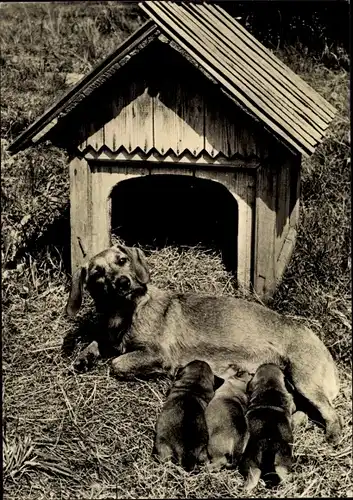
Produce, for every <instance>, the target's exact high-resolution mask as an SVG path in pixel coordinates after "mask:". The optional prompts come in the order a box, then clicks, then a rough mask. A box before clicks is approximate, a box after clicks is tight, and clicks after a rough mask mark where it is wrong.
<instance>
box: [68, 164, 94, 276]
mask: <svg viewBox="0 0 353 500" xmlns="http://www.w3.org/2000/svg"><path fill="white" fill-rule="evenodd" d="M69 171H70V231H71V272H72V273H74V272H75V271H76V269H77V268H78V267H79V266H81V265H82V264H84V262H86V260H87V259H88V258H89V257H90V248H91V225H90V220H91V219H90V210H91V199H90V198H91V192H90V175H91V173H90V168H89V166H88V164H87V161H86V160H84V159H79V158H74V159H73V160H72V161H71V163H70V166H69Z"/></svg>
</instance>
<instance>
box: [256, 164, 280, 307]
mask: <svg viewBox="0 0 353 500" xmlns="http://www.w3.org/2000/svg"><path fill="white" fill-rule="evenodd" d="M275 230H276V174H275V172H273V170H272V169H271V168H270V167H269V166H267V167H260V168H259V169H258V171H257V180H256V206H255V243H254V279H253V282H254V288H255V291H256V292H257V294H258V295H259V296H260V297H263V298H266V297H267V296H268V295H270V294H271V293H272V292H273V291H274V287H275V283H276V260H277V259H276V255H275Z"/></svg>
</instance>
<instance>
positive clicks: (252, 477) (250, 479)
mask: <svg viewBox="0 0 353 500" xmlns="http://www.w3.org/2000/svg"><path fill="white" fill-rule="evenodd" d="M260 477H261V470H260V469H259V467H258V466H257V465H256V463H255V462H251V463H250V464H249V467H248V472H247V476H246V481H245V483H244V490H245V491H247V492H248V493H250V491H252V490H253V489H254V488H256V486H257V485H258V483H259V481H260Z"/></svg>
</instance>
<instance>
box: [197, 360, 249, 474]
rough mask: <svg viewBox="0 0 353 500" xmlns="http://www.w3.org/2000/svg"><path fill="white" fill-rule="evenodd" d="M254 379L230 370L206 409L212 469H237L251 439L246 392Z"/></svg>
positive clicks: (210, 465) (241, 372)
mask: <svg viewBox="0 0 353 500" xmlns="http://www.w3.org/2000/svg"><path fill="white" fill-rule="evenodd" d="M251 377H252V376H251V375H250V373H248V372H244V371H235V370H234V369H233V368H230V369H229V371H228V372H227V373H226V380H225V382H224V383H223V385H221V387H220V388H219V389H217V390H216V392H215V395H214V397H213V399H212V400H211V402H210V404H209V405H208V406H207V408H206V422H207V428H208V434H209V440H208V448H207V452H208V457H209V460H210V463H209V468H210V469H212V470H217V469H220V468H221V467H223V466H227V467H235V466H236V465H237V463H238V462H239V459H240V457H241V456H242V454H243V452H244V448H245V445H246V443H247V439H248V429H247V423H246V420H245V411H246V408H247V404H248V396H247V393H246V388H247V385H248V382H249V381H250V379H251Z"/></svg>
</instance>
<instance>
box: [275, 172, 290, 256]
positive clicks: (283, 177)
mask: <svg viewBox="0 0 353 500" xmlns="http://www.w3.org/2000/svg"><path fill="white" fill-rule="evenodd" d="M276 196H277V200H276V212H277V213H276V246H275V251H276V258H277V259H278V257H279V255H280V253H281V250H282V247H283V245H284V242H285V239H286V237H287V234H288V231H289V227H290V219H289V216H290V213H289V204H290V164H289V162H285V163H283V165H281V166H280V167H279V169H278V171H277V193H276Z"/></svg>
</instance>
